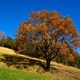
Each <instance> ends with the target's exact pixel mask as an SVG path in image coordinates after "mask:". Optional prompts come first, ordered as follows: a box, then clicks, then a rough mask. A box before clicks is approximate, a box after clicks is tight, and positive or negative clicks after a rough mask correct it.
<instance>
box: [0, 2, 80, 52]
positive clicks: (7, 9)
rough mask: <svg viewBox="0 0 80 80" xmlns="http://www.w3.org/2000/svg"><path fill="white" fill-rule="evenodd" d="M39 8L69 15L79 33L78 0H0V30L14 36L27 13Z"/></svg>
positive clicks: (79, 13)
mask: <svg viewBox="0 0 80 80" xmlns="http://www.w3.org/2000/svg"><path fill="white" fill-rule="evenodd" d="M39 10H50V11H54V10H55V11H57V12H59V13H60V14H62V15H63V16H70V17H71V18H72V19H73V22H74V25H75V26H76V28H77V30H78V32H79V33H80V0H0V31H4V32H5V33H6V36H10V37H14V34H15V33H16V30H17V27H18V26H19V25H20V23H21V22H23V21H25V20H27V19H28V18H29V13H30V12H32V11H39ZM78 51H79V52H80V49H79V50H78Z"/></svg>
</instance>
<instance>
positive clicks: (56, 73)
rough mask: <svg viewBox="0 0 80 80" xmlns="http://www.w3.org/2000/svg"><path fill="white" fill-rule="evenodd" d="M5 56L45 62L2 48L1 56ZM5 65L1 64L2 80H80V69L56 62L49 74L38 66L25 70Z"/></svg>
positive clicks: (0, 50) (52, 63)
mask: <svg viewBox="0 0 80 80" xmlns="http://www.w3.org/2000/svg"><path fill="white" fill-rule="evenodd" d="M3 54H6V55H12V56H17V57H18V56H19V57H23V58H26V59H31V60H36V61H40V62H45V61H44V60H40V59H36V58H31V57H28V56H25V55H21V54H16V53H15V52H14V51H13V50H11V49H7V48H4V47H0V55H3ZM4 65H5V64H4V63H3V64H0V80H80V69H77V68H73V67H70V66H65V65H62V64H58V63H56V62H51V69H50V71H48V72H46V71H44V70H43V69H42V68H41V67H40V66H38V65H33V66H30V65H28V68H26V69H23V70H17V69H14V68H8V67H7V68H6V67H3V66H4Z"/></svg>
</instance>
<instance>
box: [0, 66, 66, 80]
mask: <svg viewBox="0 0 80 80" xmlns="http://www.w3.org/2000/svg"><path fill="white" fill-rule="evenodd" d="M0 80H65V79H64V78H62V77H57V76H53V77H49V76H45V75H42V74H38V73H35V72H28V71H27V72H24V71H20V70H16V69H14V70H13V69H9V68H4V69H0ZM66 80H67V79H66Z"/></svg>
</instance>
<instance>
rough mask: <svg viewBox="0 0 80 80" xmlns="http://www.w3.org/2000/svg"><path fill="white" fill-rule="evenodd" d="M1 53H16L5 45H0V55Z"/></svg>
mask: <svg viewBox="0 0 80 80" xmlns="http://www.w3.org/2000/svg"><path fill="white" fill-rule="evenodd" d="M3 54H8V55H16V53H15V52H14V51H13V50H11V49H8V48H5V47H0V55H3Z"/></svg>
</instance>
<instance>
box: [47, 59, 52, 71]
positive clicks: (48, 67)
mask: <svg viewBox="0 0 80 80" xmlns="http://www.w3.org/2000/svg"><path fill="white" fill-rule="evenodd" d="M50 62H51V61H50V60H46V70H49V69H50Z"/></svg>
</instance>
